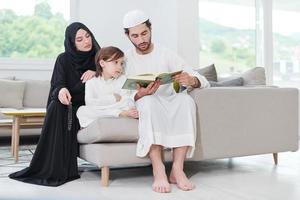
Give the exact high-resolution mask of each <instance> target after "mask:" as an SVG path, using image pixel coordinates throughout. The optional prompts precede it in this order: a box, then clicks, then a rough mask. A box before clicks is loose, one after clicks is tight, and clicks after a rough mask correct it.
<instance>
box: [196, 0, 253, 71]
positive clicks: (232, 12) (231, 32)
mask: <svg viewBox="0 0 300 200" xmlns="http://www.w3.org/2000/svg"><path fill="white" fill-rule="evenodd" d="M199 29H200V66H206V65H209V64H211V63H215V65H216V68H217V70H218V73H220V74H223V75H225V74H232V73H236V72H241V71H244V70H246V69H248V68H252V67H254V66H255V62H256V58H255V39H256V38H255V0H248V1H241V2H240V1H235V0H210V1H208V0H199Z"/></svg>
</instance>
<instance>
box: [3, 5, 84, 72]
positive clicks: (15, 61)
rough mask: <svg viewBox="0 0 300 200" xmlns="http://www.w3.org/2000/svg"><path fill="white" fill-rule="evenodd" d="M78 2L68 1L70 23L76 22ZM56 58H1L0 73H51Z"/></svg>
mask: <svg viewBox="0 0 300 200" xmlns="http://www.w3.org/2000/svg"><path fill="white" fill-rule="evenodd" d="M78 4H79V0H70V7H69V9H70V22H73V21H77V20H78V15H77V13H78ZM55 59H56V58H49V59H44V58H3V57H2V58H1V57H0V71H34V72H38V71H52V69H53V66H54V63H55Z"/></svg>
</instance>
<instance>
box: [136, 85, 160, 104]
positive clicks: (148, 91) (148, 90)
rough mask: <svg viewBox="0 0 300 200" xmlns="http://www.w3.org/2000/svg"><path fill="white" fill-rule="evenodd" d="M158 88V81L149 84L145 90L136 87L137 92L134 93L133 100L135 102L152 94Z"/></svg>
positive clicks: (138, 86)
mask: <svg viewBox="0 0 300 200" xmlns="http://www.w3.org/2000/svg"><path fill="white" fill-rule="evenodd" d="M159 86H160V81H159V80H157V81H154V82H151V83H150V84H149V85H148V86H147V87H146V88H143V87H141V86H140V85H137V90H138V92H137V93H136V95H135V97H134V99H135V100H136V101H137V100H139V99H140V98H142V97H144V96H147V95H152V94H154V93H155V92H156V90H157V89H158V88H159Z"/></svg>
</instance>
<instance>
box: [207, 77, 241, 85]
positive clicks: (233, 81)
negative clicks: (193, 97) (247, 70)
mask: <svg viewBox="0 0 300 200" xmlns="http://www.w3.org/2000/svg"><path fill="white" fill-rule="evenodd" d="M243 82H244V80H243V78H242V77H236V78H230V79H226V80H223V81H219V82H215V81H210V82H209V83H210V86H211V87H232V86H243Z"/></svg>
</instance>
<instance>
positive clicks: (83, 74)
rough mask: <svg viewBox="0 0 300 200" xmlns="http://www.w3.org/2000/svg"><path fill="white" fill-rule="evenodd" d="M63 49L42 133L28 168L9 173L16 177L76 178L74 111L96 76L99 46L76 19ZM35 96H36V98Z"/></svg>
mask: <svg viewBox="0 0 300 200" xmlns="http://www.w3.org/2000/svg"><path fill="white" fill-rule="evenodd" d="M64 45H65V52H64V53H62V54H60V55H59V56H58V57H57V59H56V63H55V66H54V71H53V74H52V78H51V88H50V93H49V98H48V103H47V114H46V117H45V122H44V126H43V128H42V133H41V136H40V139H39V142H38V145H37V148H36V151H35V153H34V155H33V158H32V160H31V163H30V165H29V167H27V168H25V169H23V170H21V171H18V172H15V173H13V174H10V175H9V177H10V178H12V179H15V180H19V181H23V182H27V183H32V184H37V185H45V186H59V185H61V184H64V183H66V182H68V181H71V180H74V179H77V178H79V175H78V169H77V155H78V152H77V150H78V144H77V137H76V136H77V132H78V130H79V128H80V126H79V123H78V119H77V117H76V111H77V109H78V107H79V106H81V105H84V104H85V102H84V89H85V86H84V85H85V82H86V81H87V80H89V79H91V78H92V77H93V76H94V75H95V70H96V67H95V61H94V58H95V54H96V52H97V51H98V49H99V48H100V47H99V45H98V43H97V42H96V40H95V38H94V36H93V34H92V33H91V31H90V30H89V29H88V28H87V27H86V26H85V25H83V24H81V23H79V22H76V23H72V24H71V25H69V26H68V27H67V29H66V32H65V42H64ZM37 98H38V97H37Z"/></svg>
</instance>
